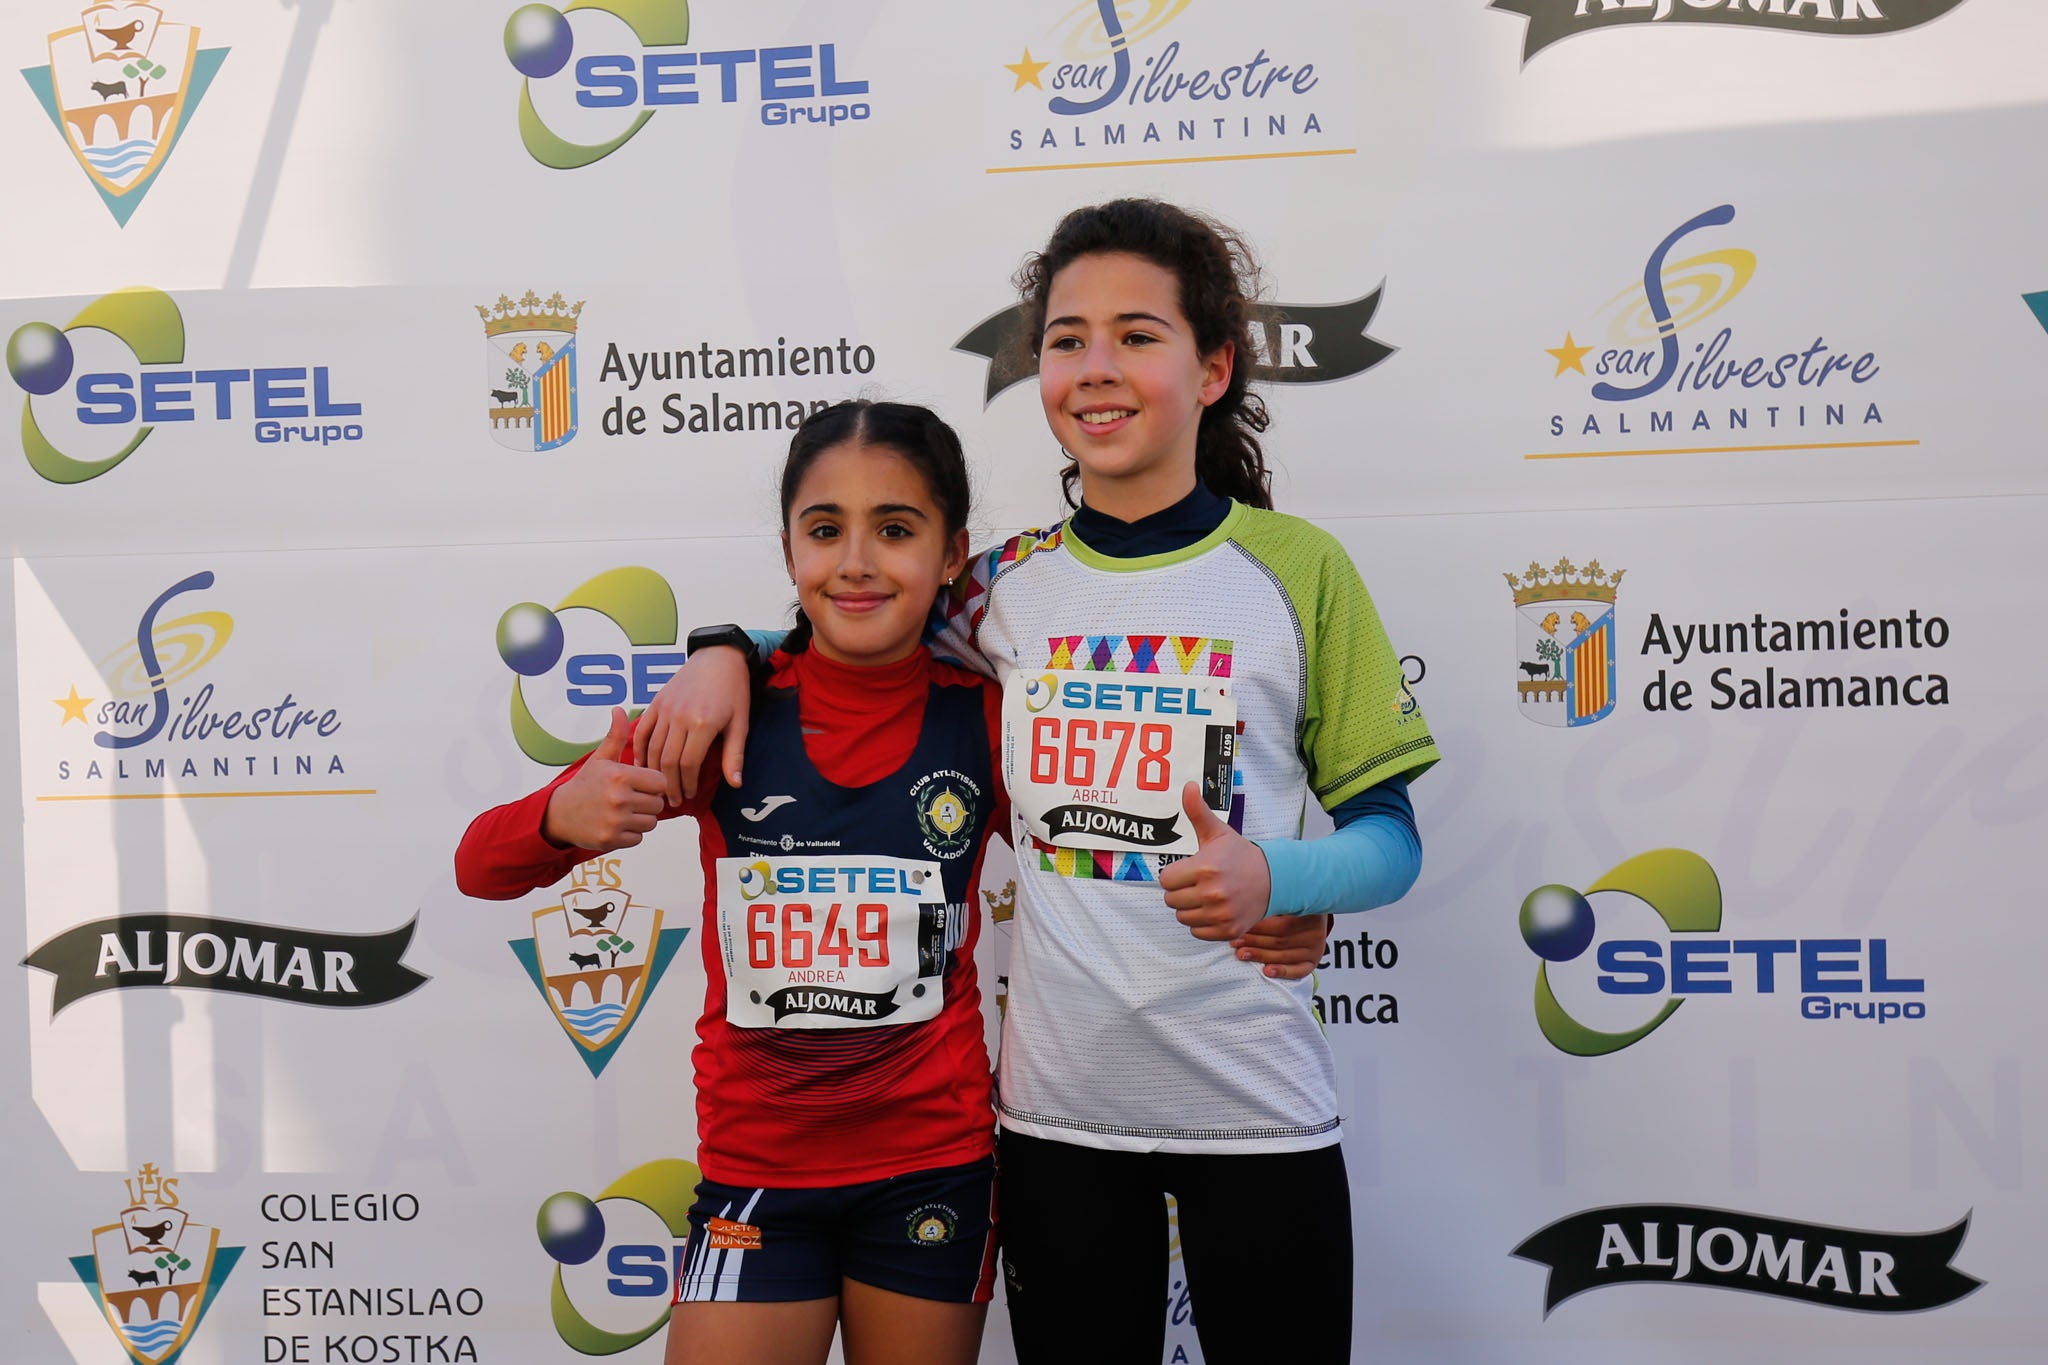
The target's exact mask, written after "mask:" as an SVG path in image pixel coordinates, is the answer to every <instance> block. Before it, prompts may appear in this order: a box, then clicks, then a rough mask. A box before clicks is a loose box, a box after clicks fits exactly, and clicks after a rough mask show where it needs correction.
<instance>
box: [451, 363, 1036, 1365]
mask: <svg viewBox="0 0 2048 1365" xmlns="http://www.w3.org/2000/svg"><path fill="white" fill-rule="evenodd" d="M781 495H782V517H783V547H784V558H785V562H786V564H787V565H788V569H789V573H790V576H791V578H792V579H793V580H794V582H795V584H796V588H797V596H798V600H799V603H800V613H801V616H800V625H799V627H798V629H797V630H796V631H795V632H793V633H792V636H791V637H790V639H789V640H788V641H786V642H785V645H784V648H783V650H782V651H781V652H779V653H778V654H777V655H776V656H775V658H774V659H773V661H772V669H771V672H770V676H769V678H768V680H767V685H766V687H765V688H764V689H762V690H761V691H760V693H759V694H758V695H757V697H756V700H755V716H756V720H755V725H754V728H753V731H752V734H751V735H750V737H749V738H748V741H747V745H746V773H747V779H748V780H747V781H746V782H745V783H744V784H741V785H738V786H726V785H725V784H722V783H717V782H708V783H703V784H701V785H698V784H694V783H693V785H695V786H697V790H698V794H697V795H696V796H694V797H691V798H689V799H686V800H684V801H682V802H680V803H678V804H675V805H671V804H669V803H668V801H667V800H666V798H665V790H666V788H665V784H664V782H663V780H662V778H661V777H660V776H659V775H658V774H656V773H654V772H652V771H651V770H649V769H646V768H640V767H635V766H632V765H631V764H630V763H629V762H621V761H620V759H621V758H622V757H627V758H630V755H629V754H627V752H626V746H627V743H628V740H629V734H630V731H629V728H628V725H627V720H626V716H625V713H624V712H623V711H618V712H614V714H613V717H612V730H611V733H610V734H609V735H608V736H607V737H606V739H605V741H604V743H603V744H601V745H600V746H599V747H598V749H597V750H596V751H595V752H594V753H592V754H591V755H590V756H589V757H588V758H586V759H584V760H582V761H580V762H578V763H577V764H575V765H574V766H572V767H570V768H569V769H567V770H565V771H564V772H563V773H562V775H561V776H560V777H559V778H557V779H556V780H555V781H554V782H552V783H550V784H549V785H548V786H547V787H546V788H544V789H542V790H541V791H538V792H535V793H533V794H532V795H531V796H529V797H527V798H525V799H524V800H521V801H516V802H513V803H511V804H510V805H506V806H501V807H498V808H497V809H495V810H491V811H487V812H486V813H484V814H483V815H481V816H479V817H478V818H477V820H476V821H475V822H474V823H473V824H472V825H471V826H470V828H469V831H468V833H467V834H465V835H464V837H463V840H462V846H461V848H460V850H459V851H458V852H457V854H456V873H457V882H458V884H459V885H460V887H461V888H462V890H463V891H464V893H465V894H468V895H471V896H479V897H485V898H491V899H506V898H510V897H513V896H518V895H523V894H524V893H526V892H527V891H530V890H533V889H535V888H537V887H541V886H546V885H549V884H551V883H552V882H554V881H556V880H558V879H559V878H561V877H562V876H563V875H565V874H566V873H567V872H568V871H569V869H570V868H572V867H573V866H575V865H576V864H578V863H580V862H582V861H584V860H587V859H589V858H593V857H596V856H598V855H599V854H600V853H605V852H609V851H611V850H614V849H620V848H627V847H630V846H632V845H634V844H637V843H639V842H640V840H641V839H642V838H643V837H644V836H645V835H646V834H647V833H648V832H649V831H651V830H652V829H654V828H655V825H656V822H657V821H658V820H660V819H664V818H667V817H670V816H675V815H690V816H693V817H695V818H696V820H697V821H698V825H699V839H700V843H701V847H702V857H703V866H704V885H705V892H706V900H705V908H704V925H703V932H702V934H701V937H700V941H701V942H702V944H703V952H704V970H705V976H706V982H707V985H706V998H705V1002H704V1013H703V1015H702V1017H701V1018H700V1019H699V1021H698V1025H697V1036H698V1040H699V1041H698V1044H697V1047H696V1049H695V1052H694V1054H693V1060H694V1063H695V1066H696V1081H697V1115H698V1152H697V1160H698V1165H699V1167H700V1168H701V1170H702V1171H703V1174H704V1180H703V1183H702V1184H700V1185H699V1186H698V1189H697V1199H696V1203H695V1205H694V1206H693V1207H692V1209H691V1212H690V1238H689V1251H688V1258H687V1261H686V1264H685V1266H684V1268H683V1272H682V1275H681V1277H680V1278H679V1280H678V1282H677V1287H676V1306H675V1308H674V1313H673V1318H672V1320H671V1324H670V1329H669V1336H668V1354H667V1360H668V1362H669V1365H694V1362H700V1361H701V1362H716V1363H717V1365H732V1362H736V1361H745V1362H748V1363H749V1365H783V1363H785V1362H786V1363H787V1365H818V1362H822V1361H824V1360H825V1358H826V1355H827V1352H828V1350H829V1349H830V1346H831V1342H832V1335H833V1331H834V1328H835V1326H837V1327H838V1328H839V1329H840V1330H841V1331H842V1332H843V1333H844V1347H845V1356H846V1359H847V1360H848V1361H849V1362H851V1365H890V1363H891V1362H899V1361H900V1362H904V1365H910V1362H920V1363H922V1362H959V1363H960V1365H965V1362H968V1361H972V1360H973V1359H974V1358H975V1356H976V1354H977V1352H978V1349H979V1345H980V1340H981V1331H982V1322H983V1318H984V1316H985V1315H986V1312H987V1304H988V1301H989V1297H990V1293H991V1290H992V1286H993V1277H994V1266H995V1228H994V1208H993V1182H994V1176H995V1172H994V1161H993V1158H992V1151H993V1136H994V1135H993V1112H992V1109H991V1106H990V1099H989V1089H990V1078H989V1062H988V1054H987V1051H986V1048H985V1047H984V1045H983V1042H982V1029H983V1025H982V1013H981V1002H980V993H979V991H978V989H977V986H976V981H975V969H974V956H973V955H974V944H975V937H976V927H977V922H978V917H977V915H976V914H975V913H974V910H973V902H974V900H975V882H976V877H977V875H978V872H979V868H980V864H981V860H982V855H983V852H984V850H985V848H986V844H987V838H988V834H989V832H990V831H991V830H992V829H996V828H1000V827H1001V825H1002V823H1003V819H1004V815H1003V811H1004V803H1003V795H1002V785H1001V782H1000V781H999V780H998V778H997V776H996V770H997V758H996V755H995V751H994V748H993V739H994V736H995V735H996V733H997V721H996V715H997V707H998V703H999V698H1000V694H999V693H998V691H997V690H996V688H995V687H994V686H993V685H992V684H990V683H989V681H988V680H987V679H985V678H981V677H979V676H977V675H974V674H971V673H967V672H965V671H963V670H960V669H957V668H953V667H951V666H949V665H946V664H941V663H938V662H936V661H935V660H933V658H932V657H931V655H930V653H929V651H928V650H927V649H926V648H925V646H924V645H922V644H921V643H920V639H919V637H920V635H921V633H922V631H923V629H924V625H925V622H926V620H927V618H928V617H929V616H930V614H931V611H932V604H933V601H934V598H935V597H936V596H937V594H938V593H939V591H940V590H941V588H942V587H943V586H944V585H945V584H947V583H949V582H951V581H952V579H953V578H954V576H955V575H957V574H958V573H959V572H960V571H961V568H962V566H963V564H964V563H965V561H966V558H967V533H966V531H965V529H964V527H965V525H966V520H967V511H968V481H967V471H966V465H965V462H964V461H963V460H962V458H961V452H960V443H959V440H958V438H957V437H956V436H955V435H954V433H953V431H952V430H951V428H949V427H948V426H946V424H945V423H944V422H942V421H940V420H939V419H938V418H937V417H936V416H935V415H933V414H932V413H931V412H930V411H928V410H926V409H924V408H921V407H913V406H909V405H904V404H896V403H868V402H850V403H841V404H839V405H837V406H835V407H832V408H829V409H826V410H824V411H822V412H819V413H816V414H814V415H812V416H811V417H810V418H808V419H807V420H806V421H805V422H804V423H803V425H802V426H801V427H800V428H799V429H798V431H797V433H796V436H795V438H794V439H793V440H792V441H791V443H790V449H789V457H788V460H787V463H786V464H785V466H784V468H783V474H782V482H781Z"/></svg>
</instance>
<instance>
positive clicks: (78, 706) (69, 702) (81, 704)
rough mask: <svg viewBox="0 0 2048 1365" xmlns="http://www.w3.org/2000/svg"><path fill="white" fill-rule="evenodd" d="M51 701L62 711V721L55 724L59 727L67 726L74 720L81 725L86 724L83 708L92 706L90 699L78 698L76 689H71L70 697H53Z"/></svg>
mask: <svg viewBox="0 0 2048 1365" xmlns="http://www.w3.org/2000/svg"><path fill="white" fill-rule="evenodd" d="M51 700H52V701H53V702H54V703H55V704H56V705H58V706H60V707H62V708H63V710H64V719H62V720H60V721H58V722H57V723H58V724H59V725H69V724H70V723H71V722H72V721H74V720H75V721H77V722H79V724H81V725H83V724H85V723H86V719H85V708H86V707H88V706H91V705H92V698H91V697H81V696H79V695H78V689H77V687H75V686H74V687H73V688H72V689H71V695H70V696H68V697H54V698H52V699H51Z"/></svg>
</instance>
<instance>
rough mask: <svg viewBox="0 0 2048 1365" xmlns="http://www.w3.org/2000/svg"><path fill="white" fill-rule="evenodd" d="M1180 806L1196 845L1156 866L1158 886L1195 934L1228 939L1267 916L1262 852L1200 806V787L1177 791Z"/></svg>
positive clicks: (1268, 878)
mask: <svg viewBox="0 0 2048 1365" xmlns="http://www.w3.org/2000/svg"><path fill="white" fill-rule="evenodd" d="M1181 807H1182V809H1184V810H1185V811H1186V812H1187V815H1188V820H1189V821H1190V822H1191V823H1192V824H1193V825H1194V828H1195V839H1196V840H1197V842H1198V843H1199V844H1200V847H1199V848H1198V849H1197V850H1196V851H1195V853H1194V854H1193V856H1191V857H1187V858H1182V859H1181V860H1180V861H1179V862H1175V863H1169V864H1168V865H1167V866H1165V867H1163V868H1161V869H1160V870H1159V889H1160V890H1162V891H1164V892H1165V893H1166V903H1167V905H1168V906H1170V907H1172V909H1173V912H1174V918H1176V919H1178V920H1179V921H1180V922H1181V923H1182V924H1185V925H1186V926H1187V927H1188V929H1189V931H1190V932H1191V933H1193V934H1194V936H1195V937H1196V938H1199V939H1208V940H1212V941H1215V942H1228V941H1230V940H1232V939H1235V938H1237V937H1239V936H1240V935H1242V934H1243V933H1244V932H1245V931H1246V930H1247V929H1249V928H1251V927H1252V925H1254V924H1256V923H1258V922H1259V921H1260V920H1262V919H1264V918H1265V916H1266V903H1267V902H1268V901H1270V900H1271V899H1272V896H1273V876H1272V873H1271V872H1270V871H1269V870H1268V869H1267V867H1266V855H1265V854H1264V853H1261V852H1260V851H1259V846H1258V845H1257V844H1255V843H1253V842H1252V841H1251V840H1249V839H1247V838H1245V837H1244V836H1243V835H1242V834H1239V833H1238V832H1237V831H1236V830H1234V829H1232V828H1231V827H1230V826H1229V825H1227V824H1225V823H1224V822H1223V821H1222V820H1221V819H1219V818H1218V817H1217V815H1216V812H1214V811H1212V810H1210V809H1209V808H1208V807H1207V806H1206V805H1203V804H1202V789H1201V788H1200V787H1199V786H1198V785H1196V784H1195V783H1193V782H1190V783H1188V784H1187V786H1186V787H1185V788H1184V789H1183V790H1182V792H1181Z"/></svg>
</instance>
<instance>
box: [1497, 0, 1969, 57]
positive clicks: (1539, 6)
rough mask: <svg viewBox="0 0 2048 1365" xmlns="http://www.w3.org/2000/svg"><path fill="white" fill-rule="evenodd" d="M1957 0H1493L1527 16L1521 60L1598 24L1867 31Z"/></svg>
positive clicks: (1898, 25)
mask: <svg viewBox="0 0 2048 1365" xmlns="http://www.w3.org/2000/svg"><path fill="white" fill-rule="evenodd" d="M1962 3H1963V0H1493V5H1492V8H1494V9H1497V10H1501V11H1503V12H1505V13H1508V14H1518V15H1520V16H1522V17H1523V18H1524V19H1527V20H1528V21H1529V33H1528V37H1527V39H1526V41H1525V42H1524V44H1523V47H1522V60H1523V61H1524V62H1527V61H1528V60H1529V59H1530V58H1531V57H1534V56H1535V55H1536V54H1537V53H1539V52H1541V51H1542V50H1543V49H1544V48H1546V47H1549V46H1550V45H1551V44H1552V43H1556V42H1562V41H1563V40H1564V39H1566V38H1571V37H1575V36H1577V35H1578V34H1581V33H1589V32H1591V31H1592V30H1594V29H1599V28H1615V27H1618V26H1621V25H1640V24H1665V23H1672V24H1720V25H1727V24H1736V25H1740V26H1741V27H1743V28H1761V29H1775V30H1777V31H1778V32H1781V33H1823V34H1832V35H1834V36H1836V37H1844V38H1848V37H1871V36H1875V35H1877V34H1881V33H1897V32H1899V31H1901V30H1903V29H1909V28H1918V27H1919V26H1920V25H1922V24H1924V23H1927V22H1928V21H1929V20H1933V19H1939V18H1940V17H1941V16H1942V15H1944V14H1947V13H1948V12H1949V11H1950V10H1952V9H1954V8H1956V7H1957V6H1958V5H1960V4H1962Z"/></svg>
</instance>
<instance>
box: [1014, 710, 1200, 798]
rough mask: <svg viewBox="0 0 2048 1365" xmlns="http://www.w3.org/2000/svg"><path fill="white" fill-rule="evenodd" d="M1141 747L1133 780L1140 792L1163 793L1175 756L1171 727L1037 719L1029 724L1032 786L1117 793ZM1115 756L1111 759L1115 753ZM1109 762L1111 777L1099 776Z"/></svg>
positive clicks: (1119, 721) (1119, 722)
mask: <svg viewBox="0 0 2048 1365" xmlns="http://www.w3.org/2000/svg"><path fill="white" fill-rule="evenodd" d="M1134 740H1135V741H1136V744H1137V755H1136V757H1137V765H1136V767H1135V769H1134V770H1133V772H1132V774H1131V776H1132V780H1133V781H1134V782H1135V784H1136V786H1137V788H1138V790H1139V791H1148V792H1163V791H1165V790H1166V789H1167V786H1168V785H1169V780H1168V770H1167V760H1168V758H1170V757H1171V756H1172V754H1173V727H1172V726H1169V725H1140V724H1139V723H1138V722H1136V721H1130V720H1103V721H1097V720H1086V719H1082V720H1069V721H1064V722H1063V721H1061V720H1060V718H1059V717H1057V716H1038V717H1036V718H1034V719H1033V720H1032V722H1031V780H1032V781H1033V782H1034V783H1039V784H1042V785H1046V786H1058V785H1062V784H1064V785H1066V786H1069V787H1115V786H1118V785H1120V784H1121V783H1122V780H1123V774H1124V766H1125V764H1126V763H1128V762H1129V761H1130V759H1131V757H1132V754H1131V746H1132V742H1133V741H1134ZM1112 750H1114V753H1113V755H1111V751H1112ZM1105 755H1111V756H1110V757H1109V758H1108V772H1107V773H1105V774H1103V775H1102V776H1100V777H1098V776H1097V768H1098V765H1099V762H1100V761H1101V760H1102V758H1103V757H1104V756H1105Z"/></svg>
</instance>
